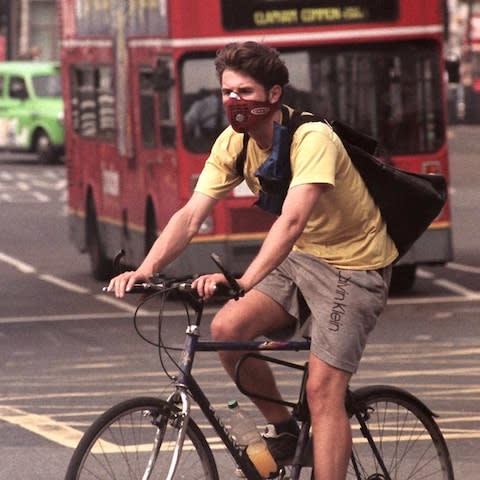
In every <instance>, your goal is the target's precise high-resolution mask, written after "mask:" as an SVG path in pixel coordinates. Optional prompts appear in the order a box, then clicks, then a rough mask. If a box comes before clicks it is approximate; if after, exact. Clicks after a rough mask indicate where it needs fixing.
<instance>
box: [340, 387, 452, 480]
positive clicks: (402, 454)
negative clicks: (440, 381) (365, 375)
mask: <svg viewBox="0 0 480 480" xmlns="http://www.w3.org/2000/svg"><path fill="white" fill-rule="evenodd" d="M353 395H354V409H357V411H359V412H360V414H361V415H362V416H363V418H364V419H365V422H366V426H367V428H368V431H369V432H370V435H371V436H372V439H373V441H374V443H375V445H376V448H377V449H378V453H379V455H380V457H381V459H382V461H383V463H384V465H385V467H386V470H387V472H388V474H389V476H390V479H391V480H397V479H401V480H407V479H408V480H420V479H429V480H453V468H452V463H451V459H450V454H449V452H448V448H447V444H446V442H445V439H444V438H443V435H442V433H441V431H440V429H439V427H438V425H437V423H436V422H435V420H434V418H433V414H432V413H431V412H430V410H429V409H428V408H427V407H426V406H425V405H424V404H423V403H421V402H420V401H419V400H418V399H417V398H415V397H414V396H413V395H411V394H409V393H408V392H406V391H404V390H401V389H398V388H395V387H388V386H374V387H365V388H362V389H359V390H357V391H356V392H354V393H353ZM358 427H359V425H358V422H357V421H356V419H355V416H353V417H352V436H353V453H352V460H351V462H350V465H349V471H348V475H347V478H348V479H349V480H351V479H357V480H384V479H386V478H388V477H387V476H386V475H385V474H384V471H383V469H382V468H381V466H380V462H379V460H378V458H377V457H376V456H375V454H374V451H373V449H372V447H371V446H370V445H369V444H368V442H367V439H366V438H365V437H364V435H362V433H361V432H360V429H359V428H358Z"/></svg>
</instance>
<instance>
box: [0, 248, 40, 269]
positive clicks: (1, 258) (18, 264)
mask: <svg viewBox="0 0 480 480" xmlns="http://www.w3.org/2000/svg"><path fill="white" fill-rule="evenodd" d="M0 262H4V263H7V264H8V265H11V266H12V267H15V268H16V269H17V270H20V272H22V273H35V272H36V271H37V270H36V268H35V267H33V266H32V265H29V264H28V263H25V262H22V261H21V260H18V259H17V258H15V257H12V256H10V255H7V254H6V253H2V252H0Z"/></svg>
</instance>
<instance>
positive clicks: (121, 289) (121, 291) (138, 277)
mask: <svg viewBox="0 0 480 480" xmlns="http://www.w3.org/2000/svg"><path fill="white" fill-rule="evenodd" d="M146 281H148V276H145V275H144V274H142V273H140V272H139V271H137V270H135V271H129V272H124V273H121V274H120V275H117V276H116V277H114V278H112V279H111V280H110V283H109V284H108V287H107V292H114V293H115V296H116V297H117V298H123V297H124V296H125V293H128V292H129V291H130V290H131V289H132V288H133V286H134V284H135V283H141V282H146Z"/></svg>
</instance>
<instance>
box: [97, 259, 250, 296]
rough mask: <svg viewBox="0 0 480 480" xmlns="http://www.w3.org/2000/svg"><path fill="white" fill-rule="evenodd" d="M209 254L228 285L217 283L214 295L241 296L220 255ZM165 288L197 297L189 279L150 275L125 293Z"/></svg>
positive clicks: (162, 289)
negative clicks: (169, 278) (170, 279)
mask: <svg viewBox="0 0 480 480" xmlns="http://www.w3.org/2000/svg"><path fill="white" fill-rule="evenodd" d="M120 255H122V253H120V254H119V255H118V256H117V258H116V260H115V261H116V262H118V260H119V258H121V257H120ZM210 256H211V258H212V260H213V261H214V263H215V264H216V265H217V267H218V268H219V269H220V271H221V272H222V273H223V275H224V276H225V278H226V279H227V281H228V284H229V285H228V286H227V285H224V284H218V285H217V290H216V291H215V294H214V297H215V298H225V299H232V298H233V299H235V300H238V299H239V298H240V297H243V296H244V295H245V291H244V290H243V288H240V285H239V284H238V282H237V281H236V279H235V277H234V276H233V274H232V273H231V272H230V271H229V270H227V269H226V268H225V266H224V265H223V263H222V261H221V259H220V257H219V256H218V255H217V254H215V253H212V254H211V255H210ZM107 288H108V287H103V289H102V290H103V291H104V292H107V291H108V290H107ZM167 290H168V291H171V290H175V291H177V292H179V293H188V294H193V295H194V296H197V297H198V295H197V291H196V289H194V288H193V287H192V282H191V281H177V280H173V281H165V280H163V279H160V278H158V277H155V276H154V277H152V278H151V280H150V281H148V282H142V283H135V284H134V285H133V287H132V288H131V289H130V290H128V292H126V293H137V294H138V293H156V292H162V291H167Z"/></svg>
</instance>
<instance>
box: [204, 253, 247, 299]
mask: <svg viewBox="0 0 480 480" xmlns="http://www.w3.org/2000/svg"><path fill="white" fill-rule="evenodd" d="M210 257H211V259H212V260H213V261H214V263H215V265H216V266H217V267H218V269H219V270H220V271H221V272H222V273H223V275H224V276H225V278H226V279H227V282H228V283H229V285H230V288H231V289H232V292H233V295H232V297H233V298H234V299H235V300H238V299H239V298H240V297H243V296H244V295H245V290H244V289H243V288H240V285H239V284H238V282H237V280H236V279H235V277H234V276H233V275H232V274H231V272H229V271H228V270H227V269H226V268H225V266H224V265H223V262H222V260H221V258H220V257H219V256H218V255H217V254H216V253H211V254H210Z"/></svg>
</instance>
